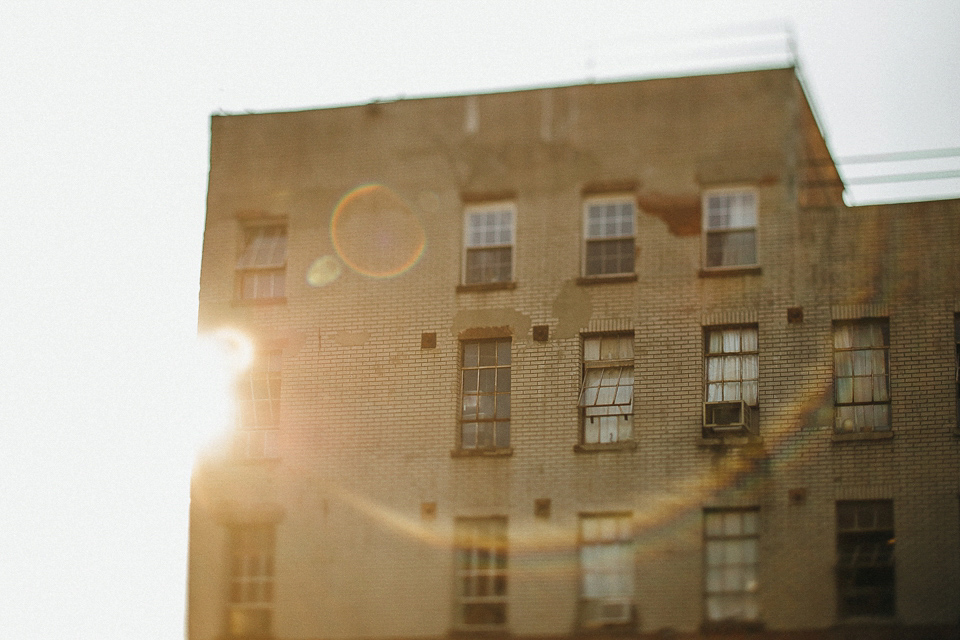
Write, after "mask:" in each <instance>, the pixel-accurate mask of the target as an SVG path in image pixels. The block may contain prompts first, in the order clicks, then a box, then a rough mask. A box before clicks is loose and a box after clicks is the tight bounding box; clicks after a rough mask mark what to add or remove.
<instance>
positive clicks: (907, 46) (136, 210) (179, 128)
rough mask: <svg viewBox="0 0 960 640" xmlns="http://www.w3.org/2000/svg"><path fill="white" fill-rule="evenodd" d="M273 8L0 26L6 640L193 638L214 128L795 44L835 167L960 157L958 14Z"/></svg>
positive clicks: (911, 195)
mask: <svg viewBox="0 0 960 640" xmlns="http://www.w3.org/2000/svg"><path fill="white" fill-rule="evenodd" d="M269 4H271V5H274V6H273V8H267V5H268V3H265V2H264V3H252V2H240V1H233V2H206V3H201V2H186V1H183V2H156V3H149V4H148V3H137V2H130V1H129V0H114V1H112V2H95V1H87V2H84V1H82V0H70V1H67V0H63V1H61V2H47V1H44V0H29V1H22V0H6V1H5V2H4V3H3V4H2V5H0V123H2V124H0V220H2V229H3V233H2V236H0V238H2V240H0V243H2V245H0V287H2V289H0V290H2V292H3V296H4V298H3V303H2V307H0V309H2V310H0V329H2V331H3V333H2V340H0V365H2V372H3V379H4V383H3V384H2V385H0V549H2V552H0V621H2V622H0V625H2V627H3V631H2V634H3V635H4V636H5V637H10V638H70V639H83V638H96V639H97V640H111V639H113V638H118V639H119V638H134V637H135V638H147V639H150V638H158V639H159V638H164V639H165V638H180V637H182V634H183V612H184V597H185V596H184V591H185V590H184V582H185V558H186V531H187V508H188V494H187V490H188V482H189V472H190V464H191V460H192V456H193V451H194V448H195V446H196V443H197V440H198V438H200V435H199V434H198V430H197V429H196V428H195V426H194V422H193V420H192V416H194V415H195V413H196V412H198V411H203V410H204V408H203V407H202V406H201V404H202V401H203V399H204V397H205V396H204V393H203V392H202V390H203V389H205V387H204V385H205V384H206V382H207V380H206V378H205V377H204V374H203V373H202V370H201V369H199V368H198V366H197V357H196V355H195V353H194V334H195V330H196V301H197V290H198V278H199V266H200V247H201V239H202V230H203V216H204V207H205V192H206V177H207V169H208V166H207V162H208V145H209V116H210V114H211V113H214V112H218V111H221V110H223V111H227V112H242V111H247V110H250V111H264V110H276V109H296V108H305V107H311V106H324V105H336V104H345V103H356V102H367V101H370V100H372V99H374V98H386V99H390V98H396V97H398V96H404V95H406V96H421V95H435V94H450V93H466V92H475V91H487V90H496V89H509V88H518V87H530V86H540V85H550V84H571V83H579V82H583V81H586V80H588V79H591V78H592V79H596V80H599V81H602V80H606V79H615V78H616V79H624V78H635V77H645V76H656V75H665V74H666V75H676V74H679V73H683V72H685V71H686V72H689V71H691V70H697V69H718V68H723V69H727V68H733V69H736V68H744V67H747V68H749V67H753V66H758V65H759V66H764V65H769V64H770V63H775V62H782V61H783V60H785V59H786V54H785V52H786V50H787V48H786V44H785V42H786V40H785V37H784V35H783V34H784V31H783V29H784V25H785V24H791V25H792V29H793V30H794V32H795V34H796V39H797V42H798V47H799V52H800V58H801V65H802V69H803V72H804V75H805V78H806V81H807V83H808V88H809V91H810V92H811V94H812V96H811V97H812V99H813V101H814V103H815V106H816V108H817V110H818V112H819V114H820V117H821V119H822V122H823V125H824V126H825V128H826V133H827V138H828V143H829V144H830V145H831V148H832V151H833V153H834V155H835V156H837V157H845V156H854V155H861V154H870V153H885V152H894V151H912V150H918V149H930V148H944V147H953V148H956V147H960V116H958V113H960V110H958V107H960V35H958V34H960V31H958V25H960V2H957V1H956V0H912V1H910V0H906V1H903V2H884V1H882V0H850V1H846V0H836V1H834V2H816V1H814V0H806V1H802V0H793V1H788V0H779V1H778V0H756V1H747V0H742V1H737V0H720V1H711V0H698V1H680V0H675V1H672V2H664V0H654V1H648V0H634V1H623V2H613V1H605V0H584V1H580V0H569V1H559V0H553V1H546V0H545V1H527V2H523V1H522V0H509V1H507V0H482V1H481V0H477V1H461V2H454V1H447V2H440V1H420V2H414V1H407V2H404V1H395V2H391V1H389V0H382V1H380V2H377V1H375V0H352V1H350V2H347V1H343V2H333V1H329V2H327V1H322V0H316V1H313V2H307V1H301V2H282V1H279V0H278V1H277V2H274V3H269ZM958 169H960V157H954V158H949V159H946V160H939V161H935V162H932V161H931V162H915V163H908V164H891V163H888V164H885V165H880V166H879V167H878V166H861V165H858V166H856V167H851V168H850V169H849V170H848V172H847V175H848V177H849V176H854V175H869V174H888V173H903V172H913V171H931V170H952V171H957V170H958ZM851 193H852V198H853V201H855V202H858V203H865V202H871V201H890V200H899V199H906V200H909V199H918V198H920V199H930V198H934V197H939V196H947V197H958V196H960V178H953V179H949V180H936V181H926V182H916V183H910V182H901V183H896V184H892V185H880V186H877V187H860V188H855V189H853V190H852V192H851ZM848 195H849V194H848Z"/></svg>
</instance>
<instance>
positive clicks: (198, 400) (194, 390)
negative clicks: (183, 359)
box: [189, 329, 253, 456]
mask: <svg viewBox="0 0 960 640" xmlns="http://www.w3.org/2000/svg"><path fill="white" fill-rule="evenodd" d="M194 355H195V357H194V358H193V362H192V365H193V366H192V368H191V370H190V380H189V384H190V386H191V393H190V394H189V397H191V398H192V399H193V411H192V412H191V413H192V416H193V419H194V420H195V422H194V425H195V428H194V429H192V430H190V433H191V442H190V445H191V446H190V451H191V452H192V455H193V456H197V455H202V454H205V453H210V452H211V451H212V450H215V449H217V448H219V447H222V446H225V444H226V438H227V434H228V432H229V430H230V428H231V427H232V425H233V423H234V420H235V413H236V402H235V393H234V389H235V385H236V380H237V376H239V375H240V374H242V373H243V372H244V371H246V370H247V368H248V367H249V366H250V363H251V361H252V360H253V346H252V344H251V342H250V340H249V339H248V338H247V337H246V336H245V335H244V334H243V333H241V332H240V331H237V330H236V329H218V330H216V331H213V332H209V333H203V334H201V335H200V336H198V337H197V342H196V350H195V354H194Z"/></svg>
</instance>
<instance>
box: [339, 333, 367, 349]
mask: <svg viewBox="0 0 960 640" xmlns="http://www.w3.org/2000/svg"><path fill="white" fill-rule="evenodd" d="M369 339H370V332H369V331H340V332H338V333H337V334H336V335H334V336H333V340H334V341H335V342H336V343H337V344H339V345H341V346H344V347H359V346H360V345H362V344H365V343H366V342H367V340H369Z"/></svg>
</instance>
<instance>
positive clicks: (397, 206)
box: [330, 184, 426, 278]
mask: <svg viewBox="0 0 960 640" xmlns="http://www.w3.org/2000/svg"><path fill="white" fill-rule="evenodd" d="M330 236H331V238H332V239H333V246H334V249H335V250H336V252H337V256H339V258H340V260H342V261H343V263H344V264H346V265H347V266H348V267H350V268H351V269H353V270H354V271H357V272H358V273H362V274H364V275H367V276H371V277H374V278H390V277H394V276H397V275H400V274H401V273H403V272H404V271H406V270H407V269H409V268H410V267H412V266H413V265H414V264H416V262H417V260H419V259H420V256H421V255H422V254H423V249H424V246H425V245H426V233H425V232H424V229H423V225H422V224H421V223H420V220H419V218H418V217H417V214H416V213H415V212H414V211H413V209H411V208H410V206H409V205H407V203H406V202H404V201H403V199H402V198H400V196H398V195H397V194H395V193H394V192H393V191H391V190H390V189H389V188H387V187H385V186H383V185H381V184H367V185H362V186H360V187H357V188H356V189H354V190H353V191H351V192H350V193H348V194H347V195H346V196H344V197H343V199H341V200H340V202H339V203H338V204H337V208H336V210H335V211H334V212H333V218H332V219H331V221H330Z"/></svg>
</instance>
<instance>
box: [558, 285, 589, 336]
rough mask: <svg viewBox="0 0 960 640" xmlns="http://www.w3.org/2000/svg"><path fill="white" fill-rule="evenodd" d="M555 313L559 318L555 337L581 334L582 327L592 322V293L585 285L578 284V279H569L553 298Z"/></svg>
mask: <svg viewBox="0 0 960 640" xmlns="http://www.w3.org/2000/svg"><path fill="white" fill-rule="evenodd" d="M553 315H554V316H555V317H556V318H557V328H556V331H555V333H554V336H553V338H554V339H557V340H562V339H563V338H572V337H575V336H577V335H579V334H580V329H581V328H583V327H586V326H587V325H588V324H590V317H591V316H592V315H593V301H592V300H591V299H590V293H589V292H588V291H587V289H586V288H585V287H581V286H578V285H577V282H576V280H567V281H566V282H565V283H564V284H563V287H562V288H561V289H560V293H558V294H557V297H556V298H554V300H553Z"/></svg>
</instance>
